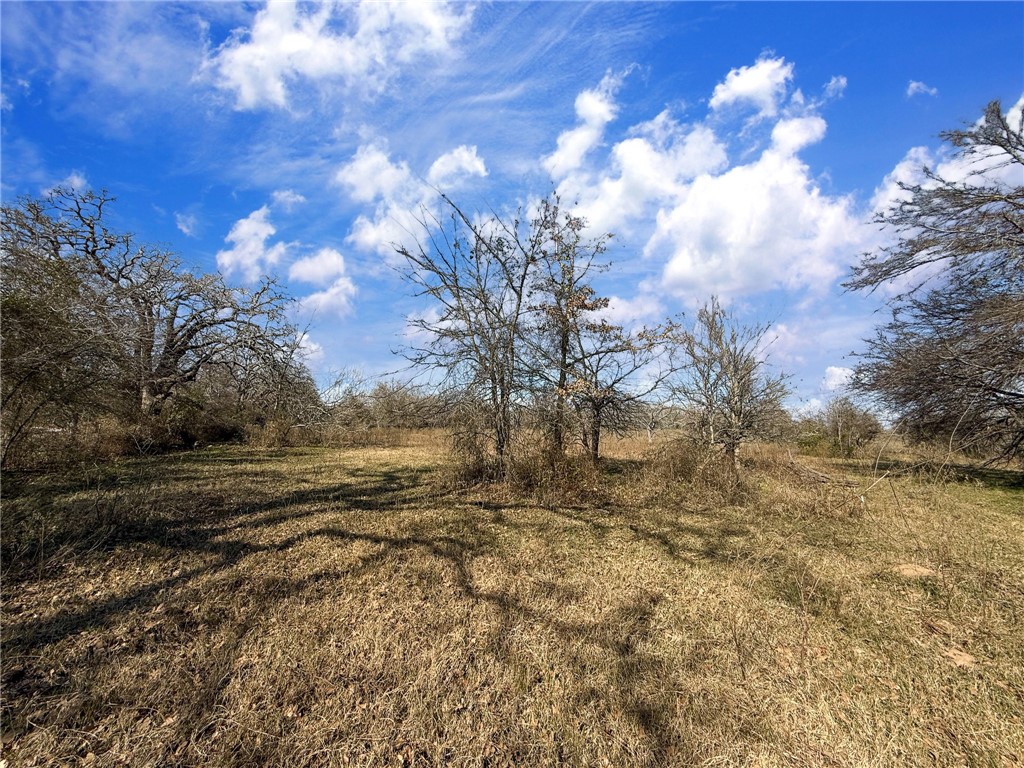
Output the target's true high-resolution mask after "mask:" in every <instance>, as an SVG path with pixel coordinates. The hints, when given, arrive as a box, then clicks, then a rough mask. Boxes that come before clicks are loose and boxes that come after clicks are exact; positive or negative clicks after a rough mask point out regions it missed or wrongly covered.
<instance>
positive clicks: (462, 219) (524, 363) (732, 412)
mask: <svg viewBox="0 0 1024 768" xmlns="http://www.w3.org/2000/svg"><path fill="white" fill-rule="evenodd" d="M443 201H444V203H445V205H446V212H447V216H446V217H445V218H439V217H435V218H431V219H427V220H424V221H423V222H422V223H423V232H424V237H423V239H422V241H421V242H420V243H419V244H418V245H417V246H416V247H413V248H408V247H399V249H398V251H399V253H400V254H401V255H402V256H403V257H404V258H405V260H406V262H407V264H408V267H409V269H408V271H407V274H408V276H409V279H410V281H411V282H412V283H413V284H414V285H415V286H416V289H417V291H418V293H419V294H420V295H423V296H428V297H430V298H432V299H433V300H434V307H435V311H433V312H431V313H429V314H427V315H424V316H423V317H421V318H419V319H417V320H415V321H414V325H415V326H416V327H417V329H418V331H420V332H421V333H420V335H421V337H422V338H424V339H426V343H425V344H423V345H421V346H419V347H415V348H411V349H409V350H407V356H408V357H409V359H410V360H411V361H412V362H413V363H414V364H415V365H417V366H420V367H423V368H426V369H429V370H431V371H435V372H440V373H441V374H442V377H441V379H442V380H441V382H439V384H440V386H441V388H442V391H443V392H444V395H445V397H446V399H450V400H452V401H455V402H459V403H462V404H467V403H468V404H471V405H472V406H473V409H472V410H473V412H474V414H475V415H476V416H477V417H478V419H476V420H474V419H464V420H463V421H462V424H463V425H465V426H466V427H467V429H471V431H470V432H468V433H467V434H466V435H465V436H466V438H467V440H468V442H469V443H470V444H471V445H472V446H474V448H475V449H476V450H478V451H480V452H484V453H486V454H487V455H490V456H493V457H494V463H493V465H492V467H491V468H492V469H493V470H494V471H496V473H497V474H498V475H502V474H503V473H505V472H506V471H507V469H508V462H509V459H510V457H511V455H512V452H513V449H514V447H515V446H516V444H517V442H522V441H523V440H524V439H525V440H532V439H533V438H535V437H537V436H540V437H541V438H543V441H544V445H545V447H546V449H547V451H548V455H549V456H550V457H552V459H557V457H558V456H561V455H563V454H564V453H565V452H566V450H567V449H568V448H569V447H570V446H571V445H574V444H576V445H579V446H581V447H582V448H583V449H585V450H586V452H587V453H588V454H589V455H590V456H591V457H592V458H593V459H594V460H596V459H598V458H599V456H600V450H601V439H602V435H604V434H605V433H606V432H608V431H612V432H618V431H622V430H626V429H636V428H638V427H641V426H644V425H647V424H648V423H649V422H650V419H651V413H652V408H651V402H650V401H651V399H652V398H654V397H655V395H656V394H658V393H661V394H664V395H666V396H668V397H669V399H670V401H671V402H672V404H673V405H675V406H676V407H677V409H678V410H679V411H680V412H682V413H685V414H688V415H689V421H690V422H691V426H692V427H693V428H694V429H693V432H694V434H696V435H699V436H700V437H701V438H702V439H703V440H704V441H705V442H706V443H707V444H709V445H719V446H722V447H723V448H724V450H725V453H726V455H727V456H728V457H729V458H730V460H731V462H732V464H733V465H735V461H736V454H737V449H738V446H739V445H740V443H741V442H742V441H744V440H748V439H750V438H751V437H755V436H759V435H762V434H764V433H765V432H766V431H767V430H768V428H769V425H770V424H772V423H774V422H775V421H777V420H776V419H774V418H773V417H774V416H777V415H778V414H779V413H780V412H781V410H782V399H783V397H784V396H785V394H786V389H785V385H784V380H783V378H782V377H780V376H772V375H770V373H769V372H768V370H767V368H766V367H765V366H764V361H763V358H762V357H761V355H760V346H761V341H762V338H763V336H764V333H765V330H766V329H765V328H763V327H759V328H745V327H742V326H740V325H738V324H737V323H735V322H734V321H733V319H732V318H731V317H730V316H729V314H728V313H727V312H726V311H725V310H724V309H723V308H722V307H721V305H720V304H719V303H718V302H717V301H716V300H714V299H712V300H711V301H710V303H709V304H708V305H707V306H705V307H704V308H703V309H702V310H701V311H700V312H699V313H698V314H697V317H696V321H695V323H694V326H693V328H691V329H685V328H683V327H681V326H680V325H678V324H677V323H676V322H674V321H671V320H670V321H666V322H665V323H663V324H660V325H656V326H653V327H640V328H632V329H629V328H626V327H624V326H622V325H618V324H615V323H612V322H611V321H610V320H609V319H608V317H607V313H606V312H605V310H607V309H608V306H609V300H608V299H607V298H605V297H602V296H599V295H598V294H597V291H596V290H595V288H594V285H593V278H594V277H595V276H596V275H597V274H599V273H600V272H601V271H603V270H604V269H606V268H607V265H606V264H603V263H602V262H601V261H600V259H601V256H602V255H603V254H604V252H605V250H606V246H607V243H608V239H609V238H610V237H611V236H610V235H602V236H597V237H592V238H588V237H586V236H585V234H584V233H585V232H586V222H585V221H584V220H583V219H582V218H580V217H578V216H575V215H574V214H573V213H571V212H570V211H567V210H565V209H564V208H562V207H561V205H560V203H559V200H558V199H557V197H556V198H550V199H544V200H541V201H540V202H539V203H538V204H537V206H536V209H535V211H534V212H533V214H532V216H530V217H527V216H524V214H523V212H522V211H521V210H520V211H519V212H517V214H515V215H513V216H510V217H507V218H502V217H501V216H498V215H496V214H495V215H492V216H491V217H489V218H487V219H484V220H474V219H472V218H471V217H469V216H468V215H467V214H466V213H464V212H463V210H462V209H461V208H460V207H459V206H458V205H456V204H455V203H454V202H453V201H451V200H450V199H449V198H447V197H443Z"/></svg>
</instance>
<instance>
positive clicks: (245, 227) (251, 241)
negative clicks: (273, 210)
mask: <svg viewBox="0 0 1024 768" xmlns="http://www.w3.org/2000/svg"><path fill="white" fill-rule="evenodd" d="M269 217H270V207H269V206H266V205H264V206H263V207H262V208H258V209H257V210H255V211H253V212H252V213H250V214H249V215H248V216H246V217H245V218H244V219H239V220H238V221H236V222H235V224H234V226H232V227H231V231H230V232H228V236H227V237H225V238H224V241H225V242H227V243H232V247H231V248H229V249H226V250H222V251H218V252H217V266H218V267H219V268H220V270H221V271H222V272H224V273H225V274H227V275H231V274H236V273H237V274H239V275H241V276H242V278H243V279H245V280H256V279H258V278H259V277H260V275H262V274H265V273H266V272H267V271H268V269H269V268H270V267H271V266H273V265H274V264H277V262H279V261H280V260H281V259H282V257H283V256H284V255H285V254H286V253H287V252H288V245H287V244H286V243H275V244H274V245H271V246H269V247H268V245H267V241H268V240H269V239H270V238H271V237H273V236H274V234H276V233H277V229H276V228H275V227H274V225H273V224H271V223H270V218H269Z"/></svg>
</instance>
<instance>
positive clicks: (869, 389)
mask: <svg viewBox="0 0 1024 768" xmlns="http://www.w3.org/2000/svg"><path fill="white" fill-rule="evenodd" d="M1022 128H1024V109H1022V110H1021V111H1020V112H1019V113H1018V114H1015V115H1009V116H1007V115H1004V114H1003V111H1002V108H1001V106H1000V104H999V102H998V101H993V102H991V103H990V104H989V105H988V107H987V108H986V110H985V115H984V118H983V120H982V121H981V122H980V123H978V124H976V125H973V126H970V127H968V128H964V129H961V130H955V131H947V132H945V133H943V134H942V138H943V139H944V140H945V141H946V142H948V143H949V144H950V145H951V146H952V148H953V149H954V160H955V161H957V163H958V164H959V166H960V167H961V168H965V169H967V172H966V173H963V174H958V175H963V178H943V177H942V176H940V175H938V174H937V173H935V172H934V171H932V170H931V169H928V168H925V169H923V172H924V175H925V177H926V178H925V182H924V183H922V184H914V185H908V184H903V185H901V187H902V189H903V191H904V193H906V199H904V200H902V201H900V202H899V203H898V204H896V205H895V206H893V207H892V208H890V209H889V210H888V211H885V212H884V213H882V214H881V215H880V216H879V217H878V219H877V221H878V222H879V223H880V224H881V225H883V226H885V227H888V228H890V229H892V230H893V231H894V232H895V233H896V240H895V242H894V243H893V244H892V245H890V246H888V247H886V248H882V249H880V250H879V251H878V252H876V253H871V254H866V255H865V256H864V258H863V259H862V261H861V263H860V265H859V266H857V267H856V268H855V269H854V272H853V276H852V277H851V279H850V280H849V281H848V282H847V286H848V287H849V288H854V289H862V290H875V289H876V288H878V287H879V286H880V285H882V284H884V283H887V282H889V281H891V280H893V279H895V278H899V277H903V276H908V275H911V276H912V275H913V274H914V273H915V271H916V270H918V268H919V267H922V266H925V265H932V266H931V270H930V277H928V279H927V280H925V278H922V279H921V280H919V281H918V283H917V284H916V285H915V286H914V287H913V288H912V289H911V290H909V291H907V292H905V293H903V294H902V295H900V296H898V297H896V299H895V300H894V301H893V302H892V319H891V321H890V322H889V323H887V324H886V325H884V326H883V327H881V328H880V329H879V330H878V331H877V333H876V336H875V337H874V338H873V339H871V340H869V342H868V349H867V352H866V353H865V354H864V355H863V357H862V362H861V363H860V364H859V365H858V366H857V368H856V371H855V375H854V379H853V386H854V388H855V389H857V390H859V391H862V392H865V393H869V394H871V395H873V396H874V397H875V398H876V399H877V400H878V402H879V403H880V405H882V406H883V407H884V408H885V409H887V410H889V411H890V412H892V413H894V414H896V415H898V416H900V417H902V423H903V425H904V426H905V428H906V430H907V431H908V433H909V434H910V435H911V436H913V437H917V438H921V439H931V438H941V439H943V440H947V441H949V444H950V445H951V446H955V447H960V448H964V449H974V450H978V451H981V452H989V453H992V454H993V455H994V457H996V458H1000V457H1001V458H1009V457H1012V456H1014V455H1018V454H1019V453H1020V451H1021V450H1022V448H1024V341H1022V339H1024V136H1022ZM918 274H920V273H918ZM924 282H927V285H924V284H923V283H924Z"/></svg>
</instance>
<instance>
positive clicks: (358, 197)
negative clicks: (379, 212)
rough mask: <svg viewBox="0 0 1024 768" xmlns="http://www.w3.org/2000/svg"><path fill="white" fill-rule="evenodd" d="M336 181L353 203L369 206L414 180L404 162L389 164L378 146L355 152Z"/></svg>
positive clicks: (393, 193) (364, 147) (338, 173)
mask: <svg viewBox="0 0 1024 768" xmlns="http://www.w3.org/2000/svg"><path fill="white" fill-rule="evenodd" d="M334 178H335V181H337V182H338V183H339V184H341V185H342V186H344V187H345V188H346V189H347V190H348V193H349V195H350V196H351V198H352V199H353V200H355V201H356V202H359V203H369V202H372V201H373V200H375V199H377V198H385V199H387V198H392V197H394V196H395V195H396V194H398V193H399V192H400V191H401V190H402V189H403V187H409V186H411V185H413V183H414V180H413V176H412V173H411V172H410V171H409V166H408V164H406V163H405V162H401V163H392V162H391V160H390V158H389V157H388V154H387V152H386V151H385V150H384V149H383V148H382V147H381V146H379V145H377V144H367V145H363V146H361V147H359V149H358V150H356V153H355V155H353V157H352V159H351V160H350V161H349V162H348V163H346V164H345V165H343V166H342V167H341V168H340V169H339V170H338V172H337V174H335V177H334Z"/></svg>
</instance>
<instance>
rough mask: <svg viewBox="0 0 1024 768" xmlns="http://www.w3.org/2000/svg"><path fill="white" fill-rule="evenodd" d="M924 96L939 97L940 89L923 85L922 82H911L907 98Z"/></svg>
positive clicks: (908, 86)
mask: <svg viewBox="0 0 1024 768" xmlns="http://www.w3.org/2000/svg"><path fill="white" fill-rule="evenodd" d="M918 95H924V96H938V95H939V89H938V88H932V87H931V86H930V85H926V84H925V83H922V82H921V81H920V80H911V81H910V82H909V83H907V98H911V97H913V96H918Z"/></svg>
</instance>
